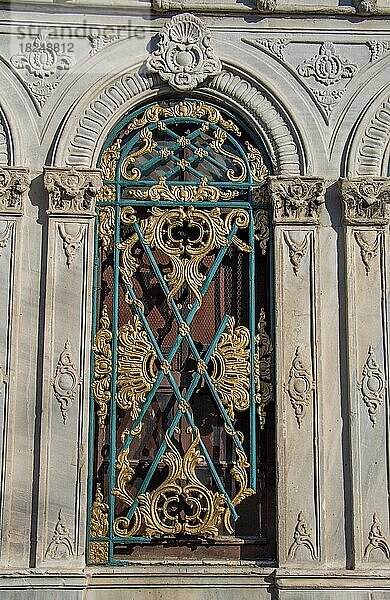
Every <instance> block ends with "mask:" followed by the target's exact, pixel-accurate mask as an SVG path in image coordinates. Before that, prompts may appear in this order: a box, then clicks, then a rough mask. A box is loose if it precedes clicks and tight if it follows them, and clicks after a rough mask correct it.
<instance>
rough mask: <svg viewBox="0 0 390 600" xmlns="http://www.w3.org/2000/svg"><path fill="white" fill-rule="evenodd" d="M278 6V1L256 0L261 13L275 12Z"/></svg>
mask: <svg viewBox="0 0 390 600" xmlns="http://www.w3.org/2000/svg"><path fill="white" fill-rule="evenodd" d="M276 6H277V0H256V7H257V10H258V11H260V12H273V11H274V10H276Z"/></svg>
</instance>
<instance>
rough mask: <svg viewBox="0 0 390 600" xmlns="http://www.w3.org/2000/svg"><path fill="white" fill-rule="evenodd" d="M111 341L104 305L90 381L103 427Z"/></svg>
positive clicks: (109, 372)
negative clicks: (92, 375) (92, 377)
mask: <svg viewBox="0 0 390 600" xmlns="http://www.w3.org/2000/svg"><path fill="white" fill-rule="evenodd" d="M111 341H112V333H111V331H110V319H109V317H108V311H107V306H106V305H104V306H103V309H102V314H101V317H100V329H99V330H98V332H97V333H96V335H95V340H94V345H93V348H92V349H93V351H94V353H95V356H94V358H95V367H94V379H93V382H92V389H93V395H94V398H95V402H96V403H97V405H98V406H99V409H98V411H97V415H98V418H99V426H100V427H102V428H103V427H104V425H105V422H106V417H107V405H108V403H109V401H110V398H111V391H110V387H111V370H112V366H111V357H112V351H111Z"/></svg>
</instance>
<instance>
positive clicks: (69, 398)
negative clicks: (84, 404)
mask: <svg viewBox="0 0 390 600" xmlns="http://www.w3.org/2000/svg"><path fill="white" fill-rule="evenodd" d="M81 381H82V380H81V378H80V377H79V376H78V374H77V370H76V367H75V365H74V362H73V357H72V352H71V348H70V342H69V340H66V342H65V344H64V349H63V351H62V352H61V354H60V355H59V358H58V361H57V366H56V372H55V375H54V377H53V379H52V382H51V384H52V386H53V391H54V395H55V397H56V400H57V402H58V404H59V407H60V411H61V415H62V421H63V423H64V425H66V423H67V419H68V414H69V410H70V408H71V406H72V404H73V402H74V400H75V398H76V395H77V391H78V388H79V385H80V383H81Z"/></svg>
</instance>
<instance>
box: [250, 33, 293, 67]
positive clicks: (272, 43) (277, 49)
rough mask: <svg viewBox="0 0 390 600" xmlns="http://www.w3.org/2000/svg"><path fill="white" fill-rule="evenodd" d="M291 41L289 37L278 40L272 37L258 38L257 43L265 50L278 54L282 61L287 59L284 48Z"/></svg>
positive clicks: (277, 56) (274, 54)
mask: <svg viewBox="0 0 390 600" xmlns="http://www.w3.org/2000/svg"><path fill="white" fill-rule="evenodd" d="M289 43H290V40H289V39H288V38H279V39H276V40H271V39H258V40H256V44H257V45H258V46H260V48H262V49H263V50H265V51H266V52H268V53H269V54H272V55H273V56H276V58H278V59H279V60H280V61H281V62H284V61H285V60H286V58H285V56H284V50H285V48H286V46H287V45H288V44H289Z"/></svg>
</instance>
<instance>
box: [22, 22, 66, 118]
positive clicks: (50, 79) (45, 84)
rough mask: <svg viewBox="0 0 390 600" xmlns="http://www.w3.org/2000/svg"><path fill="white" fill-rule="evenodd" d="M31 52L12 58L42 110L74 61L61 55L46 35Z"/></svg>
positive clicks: (36, 42) (39, 38)
mask: <svg viewBox="0 0 390 600" xmlns="http://www.w3.org/2000/svg"><path fill="white" fill-rule="evenodd" d="M30 46H31V50H29V51H27V50H26V51H25V52H23V53H21V54H16V55H14V56H11V58H10V63H11V65H12V67H13V68H14V69H17V70H18V71H21V72H23V79H24V81H25V83H26V85H27V88H28V90H29V91H30V92H31V94H32V96H33V98H34V99H35V100H36V102H37V103H38V107H39V109H41V108H42V106H43V105H44V103H45V102H46V100H47V99H48V98H49V96H50V94H51V93H52V92H53V91H54V90H55V89H56V87H57V86H58V84H59V82H60V80H61V79H62V77H63V76H64V75H65V73H66V72H67V71H68V70H69V69H70V67H71V66H72V65H73V63H74V60H73V58H72V57H71V56H68V55H66V54H59V53H58V51H57V50H55V49H54V47H53V44H52V43H50V39H49V38H48V35H47V34H46V33H40V34H39V35H38V36H37V37H35V38H34V39H33V41H32V43H31V44H30Z"/></svg>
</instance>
